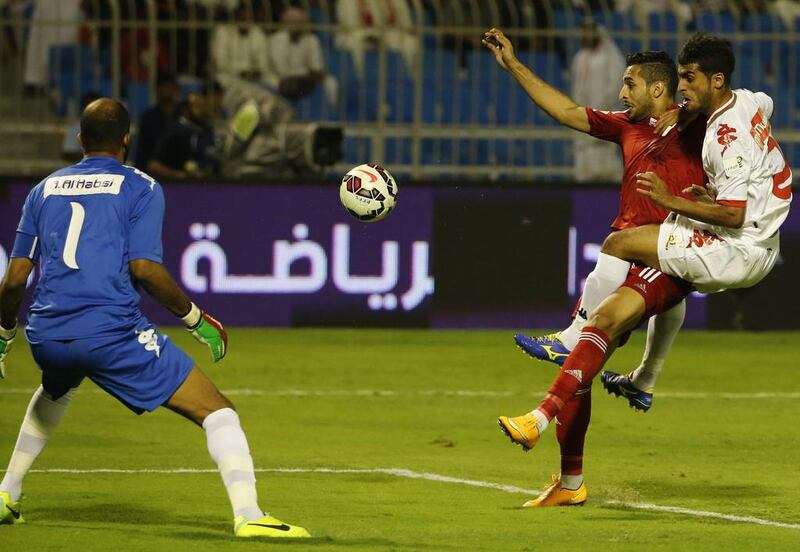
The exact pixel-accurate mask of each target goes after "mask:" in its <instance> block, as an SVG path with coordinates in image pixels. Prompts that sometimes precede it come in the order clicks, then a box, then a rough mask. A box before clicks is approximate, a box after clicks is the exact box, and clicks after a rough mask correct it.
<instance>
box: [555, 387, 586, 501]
mask: <svg viewBox="0 0 800 552" xmlns="http://www.w3.org/2000/svg"><path fill="white" fill-rule="evenodd" d="M591 416H592V388H591V386H589V387H584V388H583V389H579V390H578V391H577V392H576V393H575V396H574V397H572V399H571V400H570V401H568V402H567V403H566V404H565V405H564V408H562V409H561V411H560V412H559V413H558V417H557V418H556V437H557V438H558V444H559V447H560V448H561V486H562V487H564V488H565V489H573V490H574V489H577V488H578V487H580V486H581V483H583V445H584V442H585V440H586V432H587V431H588V429H589V420H590V419H591Z"/></svg>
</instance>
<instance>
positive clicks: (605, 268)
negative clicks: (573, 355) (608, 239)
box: [558, 253, 631, 350]
mask: <svg viewBox="0 0 800 552" xmlns="http://www.w3.org/2000/svg"><path fill="white" fill-rule="evenodd" d="M630 268H631V263H629V262H628V261H623V260H622V259H620V258H617V257H614V256H612V255H606V254H605V253H600V254H599V255H598V256H597V264H596V265H594V270H593V271H591V272H590V273H589V276H587V277H586V283H585V284H584V286H583V295H582V296H581V306H580V309H578V310H579V311H582V312H583V313H585V315H586V318H584V317H583V316H581V315H580V314H576V315H575V318H574V319H573V320H572V324H570V325H569V327H568V328H567V329H565V330H563V331H562V332H561V333H560V334H559V336H558V337H559V339H560V340H561V342H562V343H563V344H564V345H565V346H566V347H567V348H568V349H570V350H572V349H574V348H575V345H577V344H578V338H579V337H580V336H581V332H582V331H583V327H584V326H585V325H586V321H587V320H588V319H589V318H591V316H592V313H594V310H595V309H596V308H597V306H598V305H600V303H602V302H603V300H604V299H605V298H606V297H608V296H609V295H611V294H612V293H614V290H616V289H617V288H618V287H619V286H621V285H622V284H623V283H624V282H625V278H627V277H628V271H629V270H630Z"/></svg>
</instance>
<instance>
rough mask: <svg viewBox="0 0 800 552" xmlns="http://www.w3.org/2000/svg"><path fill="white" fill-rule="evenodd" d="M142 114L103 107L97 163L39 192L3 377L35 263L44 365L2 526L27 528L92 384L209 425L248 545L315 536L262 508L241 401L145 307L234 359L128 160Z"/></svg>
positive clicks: (3, 500) (0, 340)
mask: <svg viewBox="0 0 800 552" xmlns="http://www.w3.org/2000/svg"><path fill="white" fill-rule="evenodd" d="M129 129H130V118H129V115H128V112H127V110H126V109H125V107H124V106H123V105H122V104H120V103H119V102H117V101H115V100H112V99H109V98H101V99H99V100H97V101H95V102H92V103H91V104H89V105H88V106H87V107H86V109H85V110H84V112H83V114H82V116H81V133H80V135H79V139H80V142H81V144H82V146H83V150H84V158H83V160H82V161H81V162H79V163H77V164H76V165H73V166H70V167H67V168H65V169H61V170H59V171H56V172H55V173H53V174H51V175H50V176H49V177H47V178H45V179H44V180H43V181H42V182H40V183H39V184H38V185H37V186H36V187H34V188H33V189H32V190H31V192H30V194H29V195H28V198H27V199H26V201H25V205H24V207H23V210H22V217H21V220H20V223H19V227H18V228H17V234H16V240H15V242H14V248H13V251H12V253H11V261H10V262H9V265H8V269H7V271H6V274H5V276H4V277H3V280H2V283H0V377H5V362H6V360H7V356H8V354H9V351H10V350H11V345H12V344H13V342H14V339H15V338H17V337H18V336H17V333H18V329H17V313H18V312H19V308H20V304H21V302H22V299H23V295H24V293H25V287H26V282H27V280H28V276H29V275H30V273H31V271H32V270H33V267H34V263H39V265H40V272H41V274H40V278H39V282H38V284H37V285H36V290H35V292H34V297H33V304H32V305H31V307H30V310H29V313H28V325H27V326H26V328H25V334H26V337H27V339H28V342H29V343H30V347H31V353H32V354H33V358H34V360H35V361H36V363H37V364H38V366H39V368H40V369H41V373H42V384H41V386H39V388H38V389H37V390H36V391H35V392H34V394H33V398H32V399H31V402H30V404H29V405H28V409H27V412H26V413H25V417H24V419H23V421H22V427H21V428H20V432H19V436H18V438H17V441H16V445H15V447H14V451H13V453H12V455H11V460H10V462H9V465H8V468H7V469H6V472H5V475H4V477H3V480H2V482H0V524H18V523H23V522H24V518H23V516H22V511H21V509H20V496H21V494H22V483H23V480H24V478H25V475H26V474H27V473H28V471H29V470H30V468H31V466H32V464H33V462H34V460H35V459H36V457H37V456H38V455H39V453H41V451H42V450H43V449H44V447H45V445H46V444H47V441H48V439H49V437H50V435H51V434H52V432H53V431H54V430H55V428H56V427H57V426H58V424H59V422H60V421H61V419H62V417H63V415H64V412H65V410H66V408H67V405H68V404H69V402H70V400H71V399H72V396H73V394H74V392H75V390H76V389H77V387H78V386H79V385H80V383H81V381H82V380H83V379H84V378H89V379H90V380H92V381H93V382H94V383H96V384H97V385H98V386H99V387H101V388H102V389H103V390H105V391H106V392H108V393H109V394H110V395H112V396H113V397H115V398H116V399H118V400H119V401H120V402H122V403H123V404H124V405H125V406H127V407H128V408H130V409H131V410H132V411H134V412H135V413H137V414H141V413H143V412H145V411H153V410H155V409H156V408H158V407H160V406H164V407H166V408H168V409H170V410H172V411H174V412H177V413H178V414H180V415H182V416H184V417H185V418H188V419H189V420H191V421H193V422H194V423H196V424H198V425H199V426H201V427H202V428H203V429H204V430H205V432H206V439H207V442H208V450H209V453H210V454H211V457H212V458H213V459H214V461H215V462H216V464H217V466H218V467H219V471H220V474H221V475H222V480H223V483H224V484H225V487H226V489H227V491H228V497H229V498H230V502H231V506H232V507H233V517H234V528H233V530H234V534H235V535H236V536H237V537H307V536H309V534H308V532H307V531H306V530H305V529H303V528H302V527H297V526H292V525H288V524H286V523H283V522H282V521H280V520H278V519H276V518H274V517H272V516H270V515H269V514H265V513H264V512H263V511H262V510H261V508H260V507H259V505H258V500H257V495H256V479H255V473H254V468H253V459H252V457H251V456H250V449H249V447H248V444H247V438H246V437H245V434H244V432H243V430H242V427H241V425H240V423H239V417H238V415H237V414H236V411H235V410H234V408H233V404H232V403H231V402H230V401H229V400H228V399H227V398H226V397H225V396H224V395H222V393H220V391H219V390H218V389H217V388H216V386H215V385H214V384H213V383H212V382H211V380H210V379H209V378H208V377H207V376H206V375H205V374H204V373H203V372H202V371H201V370H200V369H199V368H198V367H197V366H196V365H195V363H194V361H192V359H191V358H189V356H188V355H187V354H186V353H184V352H183V351H182V350H180V349H179V348H178V347H177V346H176V345H175V344H174V343H173V342H172V340H170V339H168V338H167V336H165V335H163V334H161V333H160V332H159V331H158V329H157V328H156V327H155V326H154V325H153V324H151V323H150V322H148V321H147V319H146V318H145V317H144V316H143V315H142V313H141V311H140V310H139V295H138V293H137V291H136V289H137V287H138V288H141V289H143V290H144V291H145V292H147V293H148V294H149V295H151V296H152V297H153V298H155V299H156V301H158V302H159V303H160V304H161V305H162V306H163V307H164V308H166V309H168V310H169V311H170V312H172V313H173V314H175V315H176V316H177V317H180V318H181V319H182V320H183V322H184V323H185V324H186V327H187V329H188V330H189V331H190V332H191V333H192V335H193V336H194V337H195V338H196V339H197V340H198V341H200V342H202V343H204V344H205V345H207V346H208V347H209V349H210V350H211V357H212V359H213V361H214V362H217V361H219V360H221V359H222V358H223V357H224V356H225V353H226V348H227V335H226V333H225V330H224V329H223V327H222V325H221V324H220V323H219V322H217V321H216V320H215V319H214V318H212V317H211V316H210V315H208V314H206V313H204V312H203V311H201V310H200V309H199V308H198V307H197V306H196V305H195V304H194V303H192V302H190V301H189V299H188V298H187V297H186V295H185V294H184V293H183V291H181V289H180V288H179V287H178V285H177V284H176V283H175V281H174V280H173V279H172V277H171V276H170V275H169V273H168V272H167V270H166V269H165V268H164V266H163V265H162V264H161V262H162V244H161V227H162V221H163V216H164V194H163V191H162V189H161V186H160V185H159V184H158V183H157V182H156V181H155V180H153V179H152V178H151V177H149V176H148V175H146V174H145V173H143V172H141V171H139V170H137V169H134V168H132V167H128V166H126V165H124V164H123V162H124V160H125V156H126V154H127V149H128V144H129V141H130V132H129Z"/></svg>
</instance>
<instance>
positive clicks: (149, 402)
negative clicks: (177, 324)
mask: <svg viewBox="0 0 800 552" xmlns="http://www.w3.org/2000/svg"><path fill="white" fill-rule="evenodd" d="M31 353H33V358H34V360H35V361H36V364H38V365H39V368H40V369H41V370H42V386H43V387H44V389H45V391H47V392H48V393H49V394H50V395H52V396H53V397H55V398H58V397H60V396H62V395H64V394H65V393H66V392H67V391H69V390H70V389H72V388H74V387H77V386H78V385H79V384H80V382H81V381H82V380H83V378H85V377H86V378H89V379H90V380H92V381H93V382H95V383H96V384H97V385H98V386H99V387H101V388H102V389H103V390H104V391H106V392H107V393H108V394H110V395H112V396H113V397H115V398H117V399H118V400H119V401H120V402H121V403H122V404H124V405H125V406H127V407H128V408H130V409H131V410H133V411H134V412H135V413H137V414H141V413H143V412H145V411H148V412H152V411H153V410H155V409H156V408H158V407H159V406H161V405H162V404H164V403H165V402H167V400H168V399H169V398H170V397H171V396H172V395H173V394H174V393H175V391H177V390H178V388H179V387H180V386H181V384H182V383H183V382H184V380H185V379H186V377H187V376H188V375H189V372H190V371H191V370H192V368H193V367H194V361H193V360H192V359H191V358H190V357H189V355H187V354H186V353H184V352H183V351H182V350H181V349H180V348H178V346H177V345H175V344H174V343H173V342H172V340H171V339H169V338H168V337H167V336H165V335H162V334H160V333H158V330H157V328H156V327H155V326H154V325H152V324H150V325H147V326H145V327H144V328H143V329H142V330H137V331H135V332H125V333H121V334H115V335H110V336H103V337H92V338H89V339H74V340H70V341H39V342H31Z"/></svg>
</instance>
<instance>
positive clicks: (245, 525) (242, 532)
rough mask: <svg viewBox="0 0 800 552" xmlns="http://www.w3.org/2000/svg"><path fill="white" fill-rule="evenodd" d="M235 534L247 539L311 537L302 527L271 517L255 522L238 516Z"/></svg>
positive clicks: (234, 524)
mask: <svg viewBox="0 0 800 552" xmlns="http://www.w3.org/2000/svg"><path fill="white" fill-rule="evenodd" d="M233 534H234V535H236V536H237V537H241V538H245V539H249V538H259V537H267V538H278V539H292V538H303V537H310V536H311V535H310V534H309V532H308V531H306V530H305V529H303V528H302V527H298V526H296V525H288V524H286V523H284V522H282V521H281V520H279V519H277V518H274V517H272V516H270V515H266V516H264V517H263V518H261V519H257V520H254V521H247V520H246V519H245V517H244V516H237V517H236V519H234V520H233Z"/></svg>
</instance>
